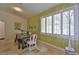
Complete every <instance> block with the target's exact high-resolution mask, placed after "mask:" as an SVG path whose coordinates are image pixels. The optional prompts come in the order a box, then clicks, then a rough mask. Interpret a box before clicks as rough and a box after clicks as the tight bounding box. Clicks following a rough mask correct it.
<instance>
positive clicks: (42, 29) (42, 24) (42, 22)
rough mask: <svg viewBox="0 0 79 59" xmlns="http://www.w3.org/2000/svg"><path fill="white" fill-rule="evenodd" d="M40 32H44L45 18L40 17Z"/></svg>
mask: <svg viewBox="0 0 79 59" xmlns="http://www.w3.org/2000/svg"><path fill="white" fill-rule="evenodd" d="M41 32H42V33H45V18H41Z"/></svg>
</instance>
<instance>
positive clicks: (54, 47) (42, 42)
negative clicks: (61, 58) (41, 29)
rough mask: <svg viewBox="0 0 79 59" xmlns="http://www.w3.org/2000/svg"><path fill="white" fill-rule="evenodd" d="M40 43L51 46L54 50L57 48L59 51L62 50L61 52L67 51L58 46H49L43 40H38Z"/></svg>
mask: <svg viewBox="0 0 79 59" xmlns="http://www.w3.org/2000/svg"><path fill="white" fill-rule="evenodd" d="M38 41H39V42H41V43H44V44H46V45H49V46H51V47H53V48H57V49H59V50H61V51H65V49H63V48H60V47H57V46H55V45H52V44H49V43H47V42H44V41H42V40H38Z"/></svg>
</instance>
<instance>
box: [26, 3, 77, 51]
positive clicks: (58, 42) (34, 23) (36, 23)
mask: <svg viewBox="0 0 79 59" xmlns="http://www.w3.org/2000/svg"><path fill="white" fill-rule="evenodd" d="M69 6H71V4H67V3H66V4H59V5H57V6H55V7H53V8H50V9H48V10H46V11H44V12H42V13H40V14H39V15H36V16H32V17H30V18H28V20H27V22H28V23H27V24H28V26H27V30H28V31H31V32H35V33H37V34H38V39H39V40H42V41H45V42H48V43H50V44H53V45H55V46H57V47H61V48H65V47H66V46H67V45H68V40H67V39H64V38H57V37H56V36H54V35H52V36H51V35H46V34H41V33H40V17H41V16H47V15H49V14H51V13H54V12H56V11H58V10H61V9H64V8H67V7H69ZM34 27H35V28H34ZM77 50H78V49H77Z"/></svg>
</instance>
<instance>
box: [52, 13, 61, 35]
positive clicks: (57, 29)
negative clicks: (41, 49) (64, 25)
mask: <svg viewBox="0 0 79 59" xmlns="http://www.w3.org/2000/svg"><path fill="white" fill-rule="evenodd" d="M53 33H54V34H61V14H60V13H59V14H55V15H54V16H53Z"/></svg>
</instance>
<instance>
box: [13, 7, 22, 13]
mask: <svg viewBox="0 0 79 59" xmlns="http://www.w3.org/2000/svg"><path fill="white" fill-rule="evenodd" d="M13 9H14V10H16V11H18V12H22V9H21V8H19V7H13Z"/></svg>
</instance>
